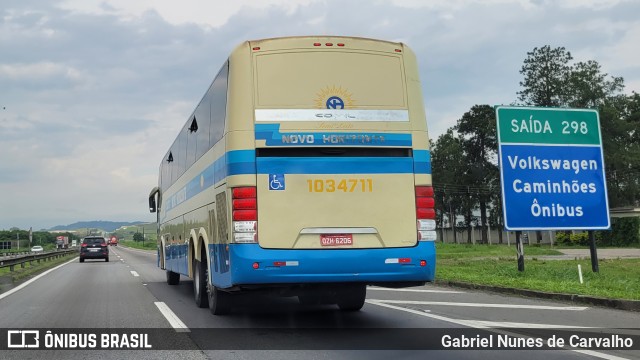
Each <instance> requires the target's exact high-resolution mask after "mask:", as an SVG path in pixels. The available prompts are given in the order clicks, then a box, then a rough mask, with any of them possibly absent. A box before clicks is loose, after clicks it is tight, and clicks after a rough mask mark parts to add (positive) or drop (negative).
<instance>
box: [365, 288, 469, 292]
mask: <svg viewBox="0 0 640 360" xmlns="http://www.w3.org/2000/svg"><path fill="white" fill-rule="evenodd" d="M367 290H381V291H393V292H396V291H403V292H417V293H440V294H464V291H451V290H423V289H391V288H379V287H368V288H367Z"/></svg>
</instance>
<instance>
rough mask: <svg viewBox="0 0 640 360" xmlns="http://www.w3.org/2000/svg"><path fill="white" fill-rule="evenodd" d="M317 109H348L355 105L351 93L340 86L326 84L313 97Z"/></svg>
mask: <svg viewBox="0 0 640 360" xmlns="http://www.w3.org/2000/svg"><path fill="white" fill-rule="evenodd" d="M315 105H316V108H317V109H337V110H340V109H349V108H351V107H353V106H354V105H355V101H354V100H353V95H352V94H351V93H350V92H348V91H347V90H346V89H343V88H342V87H341V86H338V87H336V86H328V87H326V88H324V89H322V90H320V91H319V92H318V94H317V95H316V98H315Z"/></svg>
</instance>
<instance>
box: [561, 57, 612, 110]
mask: <svg viewBox="0 0 640 360" xmlns="http://www.w3.org/2000/svg"><path fill="white" fill-rule="evenodd" d="M607 75H608V74H603V73H602V72H601V71H600V64H598V63H597V62H596V61H593V60H589V61H587V62H578V63H576V64H574V65H573V66H572V67H571V69H570V71H569V76H568V78H567V83H566V84H565V86H564V87H565V90H564V91H562V92H563V93H564V99H563V101H562V102H561V103H560V105H561V106H568V107H573V108H596V107H601V106H603V105H604V104H605V102H606V101H607V99H609V98H611V97H613V96H616V95H617V94H619V93H620V92H621V91H622V90H623V89H624V80H623V79H622V78H621V77H613V76H612V77H611V78H610V79H607Z"/></svg>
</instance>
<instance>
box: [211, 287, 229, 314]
mask: <svg viewBox="0 0 640 360" xmlns="http://www.w3.org/2000/svg"><path fill="white" fill-rule="evenodd" d="M207 295H208V296H209V311H211V313H212V314H213V315H226V314H228V313H230V312H231V294H229V293H227V292H224V291H222V290H220V289H218V288H217V287H215V286H213V285H211V284H207Z"/></svg>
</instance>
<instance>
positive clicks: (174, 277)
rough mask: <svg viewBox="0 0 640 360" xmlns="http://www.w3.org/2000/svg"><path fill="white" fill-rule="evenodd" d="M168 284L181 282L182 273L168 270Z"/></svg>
mask: <svg viewBox="0 0 640 360" xmlns="http://www.w3.org/2000/svg"><path fill="white" fill-rule="evenodd" d="M167 284H169V285H178V284H180V274H178V273H175V272H173V271H169V270H167Z"/></svg>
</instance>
